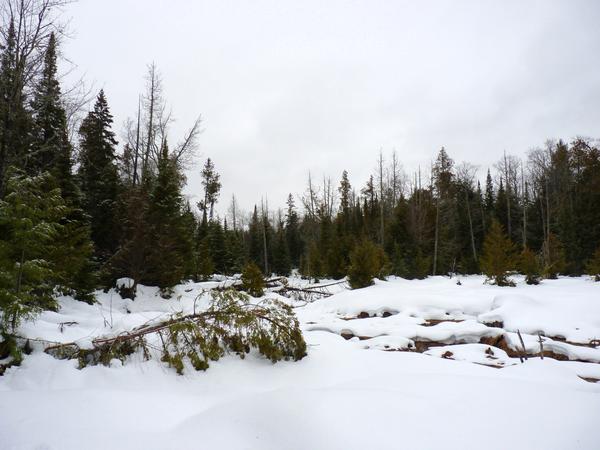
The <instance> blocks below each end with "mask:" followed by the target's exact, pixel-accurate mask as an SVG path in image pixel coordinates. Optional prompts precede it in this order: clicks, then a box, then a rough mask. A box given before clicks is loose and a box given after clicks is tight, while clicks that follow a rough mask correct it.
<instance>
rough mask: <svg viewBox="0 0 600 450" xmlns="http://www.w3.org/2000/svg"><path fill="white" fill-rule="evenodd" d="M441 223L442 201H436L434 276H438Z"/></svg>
mask: <svg viewBox="0 0 600 450" xmlns="http://www.w3.org/2000/svg"><path fill="white" fill-rule="evenodd" d="M439 223H440V199H439V198H438V199H437V201H436V207H435V241H434V244H433V275H436V271H437V255H438V238H439V230H440V227H439Z"/></svg>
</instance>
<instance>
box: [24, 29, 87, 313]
mask: <svg viewBox="0 0 600 450" xmlns="http://www.w3.org/2000/svg"><path fill="white" fill-rule="evenodd" d="M56 72H57V69H56V39H55V36H54V34H51V35H50V38H49V40H48V46H47V49H46V53H45V55H44V65H43V70H42V74H41V76H40V79H39V80H38V82H37V85H36V86H35V88H34V93H33V101H32V104H31V107H32V111H33V124H32V144H31V152H30V154H29V155H28V156H27V159H26V163H25V168H26V169H27V171H28V172H29V173H30V174H33V175H39V174H42V173H44V172H49V173H50V175H51V176H52V177H53V178H54V180H55V182H56V183H57V184H58V186H59V187H60V191H61V196H62V197H63V199H64V200H65V203H66V205H67V207H68V208H69V213H68V214H67V215H66V217H65V218H64V219H63V225H64V227H63V230H62V233H61V234H60V235H59V236H58V238H57V242H56V244H57V245H56V246H55V256H54V258H55V261H56V264H57V271H58V272H59V273H60V274H61V281H60V285H59V289H60V290H61V291H62V292H64V293H65V294H73V295H75V296H76V298H78V299H80V300H84V301H87V302H91V301H93V295H92V291H93V289H94V287H95V285H96V279H95V273H94V269H95V268H94V266H93V265H92V263H91V261H90V258H91V256H92V252H93V246H92V242H91V239H90V228H89V223H88V217H87V216H86V215H85V214H84V213H83V211H82V210H81V192H80V190H79V186H78V185H77V183H76V181H75V177H74V175H73V172H72V165H73V162H72V157H71V153H72V147H71V143H70V142H69V139H68V132H67V119H66V113H65V110H64V107H63V105H62V100H61V89H60V85H59V82H58V79H57V74H56Z"/></svg>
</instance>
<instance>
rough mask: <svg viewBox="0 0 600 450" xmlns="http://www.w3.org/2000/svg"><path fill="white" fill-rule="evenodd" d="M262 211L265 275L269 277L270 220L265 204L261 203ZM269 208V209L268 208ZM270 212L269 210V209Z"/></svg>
mask: <svg viewBox="0 0 600 450" xmlns="http://www.w3.org/2000/svg"><path fill="white" fill-rule="evenodd" d="M260 206H261V209H262V216H263V220H262V225H263V226H262V235H263V252H264V253H263V255H264V263H265V275H266V276H268V275H269V259H268V258H269V257H268V252H267V224H266V221H267V220H268V218H267V216H266V214H265V210H264V205H263V202H262V201H261V205H260ZM267 208H268V207H267ZM267 212H268V209H267Z"/></svg>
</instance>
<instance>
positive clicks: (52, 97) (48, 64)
mask: <svg viewBox="0 0 600 450" xmlns="http://www.w3.org/2000/svg"><path fill="white" fill-rule="evenodd" d="M31 108H32V110H33V142H32V152H31V155H30V156H29V157H28V160H27V161H26V167H27V169H28V171H29V172H30V173H33V174H39V173H42V172H45V171H49V172H50V174H51V175H52V176H54V178H55V179H56V180H57V182H58V183H59V186H60V189H61V194H62V196H63V198H64V199H65V200H66V201H67V203H71V204H72V205H75V206H80V205H79V202H80V195H79V190H78V188H77V185H76V183H75V180H74V177H73V173H72V171H71V169H72V165H73V163H72V156H71V153H72V148H71V143H70V142H69V138H68V133H67V116H66V113H65V109H64V107H63V105H62V101H61V90H60V84H59V82H58V79H57V77H56V38H55V36H54V34H51V35H50V39H49V41H48V47H47V49H46V54H45V56H44V67H43V71H42V74H41V77H40V79H39V81H38V83H37V85H36V87H35V90H34V93H33V101H32V103H31Z"/></svg>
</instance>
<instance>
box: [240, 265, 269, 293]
mask: <svg viewBox="0 0 600 450" xmlns="http://www.w3.org/2000/svg"><path fill="white" fill-rule="evenodd" d="M242 288H243V289H244V290H245V291H246V292H247V293H248V294H250V295H251V296H253V297H262V295H263V293H264V289H265V280H264V278H263V274H262V272H261V270H260V269H259V267H258V266H257V265H256V264H254V263H253V262H252V261H250V262H249V263H248V264H246V266H245V267H244V270H243V271H242Z"/></svg>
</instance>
